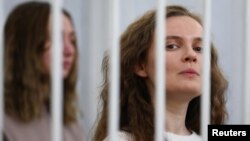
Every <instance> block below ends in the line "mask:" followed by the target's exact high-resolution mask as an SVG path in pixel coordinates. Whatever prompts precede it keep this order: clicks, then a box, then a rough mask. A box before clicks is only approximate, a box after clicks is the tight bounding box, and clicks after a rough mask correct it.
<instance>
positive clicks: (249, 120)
mask: <svg viewBox="0 0 250 141" xmlns="http://www.w3.org/2000/svg"><path fill="white" fill-rule="evenodd" d="M249 24H250V1H249V0H246V36H245V37H246V38H245V42H246V45H245V65H244V67H245V69H244V72H245V74H244V76H245V77H244V81H245V82H244V95H245V97H244V105H243V106H244V107H243V108H244V113H243V114H244V117H243V118H244V124H250V103H249V100H250V87H249V84H250V74H249V72H250V41H249V39H250V26H249Z"/></svg>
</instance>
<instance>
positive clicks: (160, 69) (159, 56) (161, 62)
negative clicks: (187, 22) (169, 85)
mask: <svg viewBox="0 0 250 141" xmlns="http://www.w3.org/2000/svg"><path fill="white" fill-rule="evenodd" d="M165 6H166V4H165V0H158V1H157V11H156V37H157V38H156V51H155V53H156V54H155V56H156V98H155V100H156V102H155V104H156V105H155V141H164V138H163V137H164V136H163V134H164V127H165V124H164V123H165V118H164V117H165V102H166V101H165V98H166V96H165V95H166V91H165V78H166V77H165V70H166V69H165V68H166V67H165V61H166V60H165V59H166V58H165V31H166V30H165Z"/></svg>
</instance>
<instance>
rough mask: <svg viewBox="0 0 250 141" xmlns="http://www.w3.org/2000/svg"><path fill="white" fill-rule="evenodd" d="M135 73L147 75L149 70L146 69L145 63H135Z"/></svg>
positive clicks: (142, 75)
mask: <svg viewBox="0 0 250 141" xmlns="http://www.w3.org/2000/svg"><path fill="white" fill-rule="evenodd" d="M135 74H137V75H138V76H140V77H147V76H148V74H147V71H146V69H145V64H143V63H140V64H137V65H135Z"/></svg>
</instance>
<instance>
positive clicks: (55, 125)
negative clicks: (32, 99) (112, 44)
mask: <svg viewBox="0 0 250 141" xmlns="http://www.w3.org/2000/svg"><path fill="white" fill-rule="evenodd" d="M51 8H52V9H51V10H52V31H53V32H52V54H51V55H52V67H51V69H52V70H51V72H52V83H51V84H52V99H51V102H52V103H51V105H52V107H51V108H52V110H51V114H52V130H51V131H52V134H51V137H52V141H62V127H63V126H62V125H63V117H62V116H63V113H62V111H63V110H62V104H63V97H62V96H63V89H62V82H63V81H62V76H63V74H62V53H63V50H62V35H61V33H62V31H61V29H62V17H61V14H62V13H61V9H62V0H53V1H52V7H51Z"/></svg>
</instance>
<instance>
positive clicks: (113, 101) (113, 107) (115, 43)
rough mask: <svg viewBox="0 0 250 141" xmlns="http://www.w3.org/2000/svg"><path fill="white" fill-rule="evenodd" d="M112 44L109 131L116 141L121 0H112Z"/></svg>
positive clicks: (117, 128)
mask: <svg viewBox="0 0 250 141" xmlns="http://www.w3.org/2000/svg"><path fill="white" fill-rule="evenodd" d="M109 2H110V7H109V9H110V11H109V12H110V13H109V16H110V17H109V20H110V24H109V25H110V28H109V29H110V34H109V37H110V40H109V41H110V45H111V64H110V74H109V77H110V80H111V82H110V84H111V85H110V93H109V100H110V102H109V109H108V110H109V117H108V125H109V126H108V127H109V128H108V132H109V136H110V141H116V140H117V139H116V135H117V131H118V130H119V107H120V106H119V94H120V79H119V78H120V65H119V63H120V48H119V25H120V24H119V15H120V14H119V13H120V12H119V0H110V1H109Z"/></svg>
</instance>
